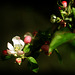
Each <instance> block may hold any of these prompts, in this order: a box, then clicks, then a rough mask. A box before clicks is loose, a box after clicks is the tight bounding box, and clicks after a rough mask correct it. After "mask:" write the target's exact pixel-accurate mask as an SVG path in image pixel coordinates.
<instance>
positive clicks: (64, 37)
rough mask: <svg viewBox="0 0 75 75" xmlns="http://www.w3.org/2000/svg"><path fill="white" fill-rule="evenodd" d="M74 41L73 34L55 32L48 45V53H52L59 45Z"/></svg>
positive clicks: (74, 34)
mask: <svg viewBox="0 0 75 75" xmlns="http://www.w3.org/2000/svg"><path fill="white" fill-rule="evenodd" d="M74 39H75V33H71V32H67V31H57V32H56V33H55V35H54V38H53V39H52V41H51V43H50V48H49V52H52V51H53V49H55V48H56V47H58V46H59V45H61V44H63V43H66V42H68V41H70V40H74Z"/></svg>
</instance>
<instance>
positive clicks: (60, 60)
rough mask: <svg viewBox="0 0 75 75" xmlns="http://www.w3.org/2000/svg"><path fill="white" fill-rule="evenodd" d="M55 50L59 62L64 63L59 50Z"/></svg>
mask: <svg viewBox="0 0 75 75" xmlns="http://www.w3.org/2000/svg"><path fill="white" fill-rule="evenodd" d="M54 51H55V52H56V54H57V56H58V59H59V62H60V63H62V57H61V55H60V53H59V51H58V50H57V49H54Z"/></svg>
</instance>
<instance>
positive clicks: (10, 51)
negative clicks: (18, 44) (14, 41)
mask: <svg viewBox="0 0 75 75" xmlns="http://www.w3.org/2000/svg"><path fill="white" fill-rule="evenodd" d="M7 53H8V54H10V55H11V54H13V55H15V54H16V52H15V51H12V50H7Z"/></svg>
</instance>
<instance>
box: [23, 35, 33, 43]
mask: <svg viewBox="0 0 75 75" xmlns="http://www.w3.org/2000/svg"><path fill="white" fill-rule="evenodd" d="M31 40H32V37H31V36H26V37H25V38H24V42H25V43H26V44H28V43H30V42H31Z"/></svg>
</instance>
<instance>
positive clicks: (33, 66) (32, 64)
mask: <svg viewBox="0 0 75 75" xmlns="http://www.w3.org/2000/svg"><path fill="white" fill-rule="evenodd" d="M28 67H29V69H30V70H32V71H33V72H35V73H37V72H38V69H39V67H38V64H37V61H36V60H35V59H34V58H33V57H28Z"/></svg>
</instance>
